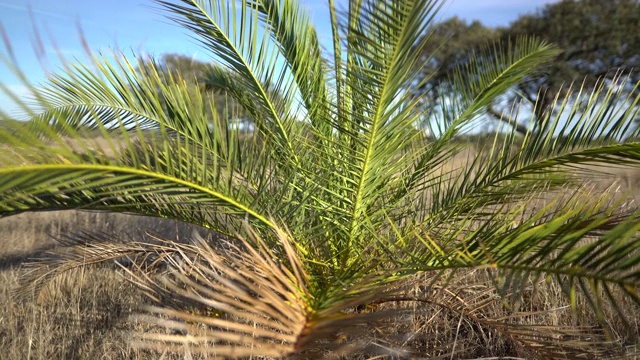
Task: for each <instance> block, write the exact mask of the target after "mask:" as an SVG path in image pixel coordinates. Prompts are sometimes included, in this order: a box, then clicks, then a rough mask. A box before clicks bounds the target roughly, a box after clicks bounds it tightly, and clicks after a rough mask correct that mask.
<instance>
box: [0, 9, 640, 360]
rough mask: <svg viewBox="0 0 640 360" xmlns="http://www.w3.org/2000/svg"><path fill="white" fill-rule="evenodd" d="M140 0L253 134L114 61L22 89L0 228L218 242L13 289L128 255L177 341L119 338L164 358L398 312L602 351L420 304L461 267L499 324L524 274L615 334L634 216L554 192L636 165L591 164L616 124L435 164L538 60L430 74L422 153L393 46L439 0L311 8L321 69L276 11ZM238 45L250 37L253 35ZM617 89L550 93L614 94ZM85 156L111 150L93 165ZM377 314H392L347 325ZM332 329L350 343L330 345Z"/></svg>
mask: <svg viewBox="0 0 640 360" xmlns="http://www.w3.org/2000/svg"><path fill="white" fill-rule="evenodd" d="M158 3H159V4H160V5H161V6H162V7H163V8H164V9H165V10H166V11H167V12H168V14H169V16H170V17H171V18H172V19H174V20H175V21H177V22H178V23H179V24H181V25H183V26H184V27H186V28H188V29H189V30H191V31H192V32H193V35H194V36H195V37H196V38H198V39H200V40H201V43H202V46H203V47H204V48H205V49H206V50H208V51H209V52H211V53H212V54H213V55H214V56H215V58H216V59H218V60H219V61H220V64H221V66H223V67H224V69H225V71H218V72H213V73H212V74H211V76H210V80H211V81H212V82H213V83H215V84H216V86H217V87H218V88H220V89H221V90H224V91H226V92H227V93H228V94H231V95H232V96H234V98H235V99H236V101H238V103H240V104H241V105H242V106H243V108H244V109H245V110H246V111H247V113H249V114H250V116H251V117H252V119H254V121H255V127H256V131H255V133H254V134H253V135H252V136H250V137H247V136H243V134H242V130H241V129H238V128H236V127H233V126H229V123H228V122H229V119H227V118H224V117H220V116H217V115H216V114H217V113H216V112H213V113H212V117H213V123H211V121H210V118H209V115H208V113H207V111H206V109H205V105H204V104H205V102H204V101H203V99H202V97H201V95H199V94H200V93H199V92H190V91H189V86H188V85H187V84H186V83H185V82H180V81H174V82H166V81H163V80H164V79H163V76H162V73H161V71H160V70H159V69H157V68H156V67H154V66H150V67H148V70H147V71H144V72H139V71H136V70H135V69H136V68H137V67H138V65H140V61H139V62H138V63H135V62H134V63H132V62H130V61H128V60H127V59H126V58H124V57H116V59H112V60H108V59H104V58H96V59H95V61H94V63H92V64H90V65H84V64H74V66H70V67H68V69H67V71H65V72H63V73H61V74H58V75H54V76H53V77H51V78H50V79H49V80H48V81H47V82H46V83H45V84H44V86H42V87H38V88H33V91H34V92H35V93H36V94H37V100H38V102H39V104H40V107H41V108H40V109H39V110H38V111H37V112H34V113H33V114H31V121H32V124H33V126H31V127H29V128H28V129H24V128H15V129H14V128H10V129H4V128H0V139H1V140H2V142H3V143H4V144H5V145H4V148H5V149H4V151H0V214H2V215H5V216H6V215H12V214H15V213H20V212H25V211H47V210H58V209H91V210H104V211H119V212H129V213H136V214H141V215H150V216H158V217H167V218H172V219H177V220H180V221H184V222H188V223H192V224H196V225H200V226H203V227H206V228H209V229H212V230H215V231H217V232H218V233H220V234H221V236H222V237H221V238H220V239H219V240H218V241H217V242H207V241H204V240H201V239H200V240H198V237H197V236H196V237H195V239H194V241H193V243H192V244H178V243H174V242H171V241H168V240H163V241H160V242H159V243H155V244H149V243H144V242H129V243H124V244H123V243H121V242H116V241H113V240H110V239H108V238H104V237H99V240H100V241H98V242H89V243H84V242H82V241H81V240H83V237H79V238H78V239H77V240H78V241H79V243H77V244H75V245H74V244H73V242H72V243H71V244H70V248H69V249H65V251H63V252H61V253H60V255H59V258H57V259H56V258H53V259H50V260H48V261H47V262H45V263H44V264H43V265H47V266H42V267H40V268H39V269H40V270H36V271H35V272H34V273H32V277H31V279H32V281H33V282H32V285H34V286H35V289H36V290H37V288H38V287H39V286H41V285H42V284H43V283H45V282H46V281H47V280H48V279H50V278H52V277H54V276H56V275H57V274H60V273H62V272H64V271H67V270H69V269H71V268H75V267H79V266H84V265H86V264H91V263H100V262H105V261H110V260H112V259H116V258H119V257H122V256H128V257H129V258H130V259H132V261H133V263H134V264H137V265H138V266H137V267H136V266H134V267H133V268H132V269H131V270H130V272H131V275H132V276H133V279H134V281H135V282H137V283H139V284H140V285H141V286H142V287H143V289H144V290H145V291H146V292H147V293H148V294H149V295H150V296H151V298H152V299H155V300H157V301H159V304H158V306H155V307H147V308H146V311H147V312H148V313H150V314H152V315H158V317H157V318H156V319H157V320H156V321H157V324H158V325H161V326H166V327H168V328H171V329H173V330H177V331H174V332H167V333H163V334H154V333H151V332H149V333H142V334H139V335H138V336H139V337H140V338H139V340H141V341H142V344H143V345H144V346H151V347H159V348H162V349H169V350H174V351H183V349H184V345H185V343H187V344H189V350H190V351H191V352H194V353H197V352H203V353H211V354H215V355H216V356H221V357H248V356H253V355H259V356H273V357H278V356H288V355H292V356H293V355H297V356H300V357H307V358H309V357H314V356H316V355H317V356H319V355H324V354H326V351H327V350H331V349H332V348H338V349H337V350H339V351H341V352H343V353H345V352H348V351H350V350H354V347H356V345H357V344H358V342H357V336H358V334H361V333H362V331H363V329H366V327H363V326H362V325H366V324H370V323H373V322H375V321H382V320H384V319H388V318H391V317H394V316H397V315H402V314H403V309H404V310H408V309H414V306H413V305H412V304H415V302H417V303H418V304H424V306H425V307H426V306H434V307H441V308H442V309H443V310H444V311H447V312H451V313H452V314H455V319H460V320H456V321H462V319H469V321H474V322H477V323H479V324H482V326H486V327H489V328H491V329H493V330H495V331H498V333H499V334H502V336H505V337H507V338H509V339H511V340H512V341H514V342H516V343H518V344H519V346H522V347H525V348H528V349H530V350H531V351H535V352H537V353H539V354H541V355H543V356H546V357H552V358H553V357H558V356H565V357H567V356H569V357H570V356H578V355H584V354H585V353H586V354H589V353H591V354H594V356H604V355H607V354H610V353H615V351H619V349H618V348H616V347H615V346H614V345H611V344H610V343H607V342H604V341H602V337H601V336H598V334H597V333H594V332H592V331H591V330H590V328H580V329H573V328H568V327H563V326H560V325H556V326H523V325H519V324H518V323H517V321H512V320H511V319H513V318H514V317H515V318H517V316H518V314H517V313H514V314H511V315H510V316H505V317H491V316H490V314H485V313H484V312H483V309H485V307H486V302H485V300H484V298H483V297H482V296H479V297H477V298H476V299H475V300H473V301H470V302H465V300H462V301H459V300H457V299H458V298H459V296H457V295H455V292H449V293H448V292H447V291H446V290H442V289H446V286H447V284H451V283H452V282H455V276H456V274H457V272H459V271H462V270H464V269H475V270H476V271H478V272H483V273H486V276H488V277H489V278H490V279H491V280H492V281H491V282H490V284H492V289H493V290H494V291H496V292H498V293H499V294H501V296H502V298H501V300H500V301H502V303H504V304H512V305H513V306H515V305H514V304H515V303H517V301H518V294H522V293H523V292H526V291H527V289H528V287H529V286H531V281H533V282H534V283H537V280H540V279H545V278H546V279H548V281H557V282H558V283H559V284H562V286H561V287H560V288H561V289H562V291H564V295H565V296H566V299H567V302H568V303H569V304H571V305H573V306H574V310H575V309H576V307H578V306H584V307H586V308H585V309H581V311H593V312H595V314H596V315H598V316H599V318H600V319H601V323H602V326H603V327H604V328H605V329H606V327H607V326H608V325H607V322H606V321H605V320H604V312H603V311H604V309H605V307H606V309H613V311H614V312H615V311H618V312H617V313H616V316H618V317H620V318H621V319H627V318H628V317H632V318H633V315H630V314H628V313H625V310H622V307H621V304H622V302H624V301H630V302H632V303H633V304H637V303H638V302H639V301H640V300H639V299H638V296H637V291H638V287H639V286H640V270H639V267H638V266H637V265H638V263H639V262H640V252H639V251H638V248H639V247H640V241H638V230H639V228H640V223H639V222H638V221H637V218H638V212H637V211H635V210H633V209H628V208H627V207H624V206H623V204H620V201H617V199H616V198H614V196H615V194H611V193H607V192H605V193H596V194H590V195H589V197H585V193H584V189H581V188H580V187H576V186H574V185H575V184H576V181H577V178H578V177H579V176H581V174H582V173H580V172H579V171H578V172H577V173H576V171H577V170H576V168H578V169H579V168H580V167H588V172H589V174H592V175H593V174H596V173H598V171H602V172H604V171H606V169H607V168H608V167H609V166H611V165H612V164H615V165H618V166H637V165H638V163H639V162H640V157H639V155H638V154H640V143H635V142H628V143H624V144H616V145H608V144H609V143H610V142H611V140H619V139H620V137H621V136H622V135H621V134H622V133H623V132H624V130H625V129H626V127H627V126H628V124H629V122H630V121H631V119H632V118H633V117H634V115H635V113H634V111H633V110H631V109H626V110H619V111H617V112H608V111H604V110H598V108H597V104H596V103H593V102H586V105H584V106H585V108H584V110H585V111H575V112H572V115H571V116H572V119H571V120H572V121H570V122H562V123H561V122H560V120H559V119H558V118H557V117H551V115H549V114H547V115H545V116H547V118H548V121H550V122H551V123H552V126H561V125H559V124H565V125H564V126H567V132H566V133H567V134H568V135H567V136H566V137H564V138H562V139H554V138H553V137H551V135H549V134H544V133H537V134H531V135H530V136H528V137H526V138H525V139H517V137H516V136H515V131H514V132H511V133H509V134H506V135H502V136H501V137H498V136H496V138H495V142H494V145H493V146H490V147H486V148H482V149H480V150H479V151H478V152H477V153H469V154H471V155H468V156H463V158H465V159H467V160H466V161H464V162H462V163H456V162H454V160H455V158H456V154H457V153H459V152H460V151H462V150H465V148H464V145H463V144H460V143H456V142H454V141H453V140H454V139H455V138H456V137H457V136H458V135H460V134H462V133H463V132H464V130H465V129H467V128H468V125H469V124H471V123H472V122H473V121H474V119H475V117H476V116H477V114H479V113H481V112H482V111H484V109H486V107H487V106H488V105H489V104H491V103H492V102H493V101H494V99H495V98H496V97H498V96H500V95H502V94H504V93H506V92H508V91H510V89H513V87H514V86H517V84H519V83H520V82H521V81H523V80H524V79H526V78H527V76H528V75H529V74H530V73H531V71H534V70H536V69H539V68H541V67H543V66H545V65H547V64H549V62H550V61H552V60H553V59H554V58H555V57H556V56H557V55H558V53H559V51H557V50H556V49H555V48H554V47H553V46H551V45H548V44H547V43H544V42H540V41H537V40H534V39H521V40H520V41H519V42H518V47H517V49H518V51H511V52H508V51H506V50H507V49H496V50H500V51H502V52H501V56H496V57H494V59H499V60H500V61H492V62H488V63H485V62H483V61H481V60H483V58H476V60H477V61H471V62H470V63H469V65H465V66H469V67H471V66H473V67H475V69H476V72H475V73H474V74H475V75H474V76H473V77H468V76H460V77H458V78H455V79H454V82H453V85H452V86H455V89H456V91H457V92H458V93H459V94H460V95H459V96H458V97H457V99H456V101H455V102H451V103H449V104H447V106H446V107H445V108H446V111H447V116H448V117H450V118H451V119H452V120H451V122H450V126H448V127H447V128H446V129H444V130H443V133H442V134H440V136H438V137H437V138H435V139H432V140H430V141H425V139H424V138H423V137H422V135H421V133H420V132H415V131H414V124H415V122H416V120H417V119H418V118H419V117H420V116H421V115H420V114H419V113H416V111H415V108H416V106H417V105H418V103H419V101H420V99H419V98H416V97H414V92H413V91H407V88H408V87H409V89H410V90H411V89H412V88H411V87H413V88H418V87H420V86H422V84H419V83H418V84H415V83H413V79H414V73H415V71H414V69H415V68H416V65H417V63H418V62H420V61H421V55H420V53H418V52H416V51H414V46H415V45H416V44H418V45H419V46H422V45H424V44H422V43H420V42H425V43H426V42H428V41H429V38H428V37H427V38H424V37H423V36H422V35H423V34H424V33H425V32H426V31H427V29H428V28H429V27H430V25H431V24H432V22H433V18H434V14H435V12H436V11H437V9H438V8H439V6H440V2H438V1H411V0H402V1H399V0H364V1H350V2H349V6H348V9H347V10H346V11H345V12H344V13H340V12H338V11H336V8H335V6H334V3H333V1H329V8H330V11H331V28H332V31H333V49H332V51H330V52H329V54H327V53H325V52H323V51H322V48H321V45H320V43H319V40H318V35H317V33H316V31H315V29H314V27H313V26H312V25H311V22H310V20H309V16H308V14H307V12H306V11H305V10H304V9H303V8H302V7H301V6H300V5H299V4H298V3H297V2H295V1H288V0H287V1H271V0H261V1H233V2H230V3H227V2H225V1H220V2H214V1H212V2H208V1H199V0H184V1H180V2H169V1H161V0H159V1H158ZM260 28H262V29H264V31H266V33H267V34H268V35H269V36H265V37H261V36H258V35H257V34H261V33H262V31H261V30H260ZM325 56H329V57H330V61H329V60H323V57H325ZM472 60H473V59H472ZM281 63H284V64H286V66H281ZM94 69H95V70H94ZM467 73H471V72H470V69H469V68H467ZM229 74H233V75H229ZM264 84H270V87H271V89H272V90H277V94H281V96H275V95H274V92H273V91H272V90H270V89H269V88H266V87H265V85H264ZM623 85H624V84H623V83H621V84H620V86H611V87H609V88H608V89H607V90H604V89H601V88H598V89H595V90H594V91H593V93H591V94H582V95H577V94H576V95H574V94H567V95H566V96H567V97H572V98H573V97H581V98H584V99H589V96H590V95H593V96H604V97H609V98H612V99H614V98H616V97H617V96H621V95H620V91H621V89H622V88H623ZM5 90H7V89H6V88H5ZM158 90H160V91H158ZM625 100H633V99H624V98H623V99H620V100H619V101H625ZM165 107H169V108H171V111H169V112H168V111H165ZM0 116H2V117H8V115H7V114H0ZM605 124H606V125H607V126H603V125H605ZM9 126H10V127H11V123H9ZM85 127H90V128H93V129H95V130H96V131H97V132H98V133H100V134H101V136H102V137H103V138H104V139H106V140H107V141H101V142H98V141H96V140H95V139H87V138H84V137H82V136H81V134H79V132H78V131H77V129H78V128H85ZM146 129H153V130H154V131H143V130H146ZM176 134H177V135H176ZM70 138H71V139H73V140H75V144H76V145H75V148H72V147H71V146H69V145H68V139H70ZM117 139H121V140H118V141H116V140H117ZM594 139H597V140H594ZM516 141H518V146H515V142H516ZM139 143H145V144H146V145H145V146H144V147H142V151H140V150H139V148H138V145H137V144H139ZM52 144H53V145H52ZM78 144H79V145H78ZM105 144H107V145H105ZM456 144H457V145H456ZM78 146H80V147H82V149H84V150H85V152H84V153H83V154H78V153H77V151H76V149H77V147H78ZM101 146H102V147H105V146H106V147H111V149H108V150H112V151H111V152H113V151H116V152H117V153H118V154H119V155H118V156H115V157H109V156H104V155H102V154H104V153H107V152H108V151H101V150H105V149H104V148H102V149H101V148H100V147H101ZM121 148H124V149H121ZM447 166H449V167H453V168H447ZM560 191H564V192H566V194H567V195H566V196H562V195H557V194H558V192H560ZM554 192H556V193H555V194H554ZM550 194H554V195H553V196H551V195H550ZM536 203H537V204H540V205H541V206H539V207H535V206H533V205H534V204H536ZM150 257H156V258H158V257H159V258H162V259H165V263H166V264H167V265H168V267H169V269H170V275H171V276H156V275H154V274H153V273H151V270H150V268H153V266H147V265H149V259H150ZM153 263H157V261H155V262H153ZM151 265H153V264H151ZM456 271H457V272H456ZM407 284H419V285H420V286H421V287H424V288H429V289H432V290H430V291H427V292H426V293H428V294H433V298H430V297H427V298H417V297H415V296H412V295H411V293H410V292H407V290H406V289H407V288H406V286H407ZM31 290H34V288H29V290H25V291H31ZM452 294H453V295H452ZM161 299H162V301H161ZM167 299H168V300H167ZM447 299H448V300H447ZM585 299H586V300H585ZM386 302H392V303H396V304H408V305H406V307H405V306H403V305H398V306H397V307H395V308H393V309H392V310H380V311H368V310H366V306H364V305H366V304H380V303H386ZM452 304H453V305H452ZM194 306H196V307H199V308H201V309H205V310H206V311H194V310H192V309H193V308H194ZM190 309H191V310H190ZM412 311H416V310H412ZM417 311H420V310H419V309H418V310H417ZM212 313H216V314H218V315H219V316H216V315H211V314H212ZM532 314H535V313H532ZM162 316H165V317H164V318H162ZM167 317H169V318H167ZM170 319H171V320H170ZM178 320H181V321H178ZM540 325H545V324H540ZM185 331H187V332H188V334H185ZM340 333H345V334H347V337H348V339H349V340H350V343H349V345H353V346H347V347H345V346H343V345H344V344H341V343H340V342H337V341H335V339H336V336H337V335H339V334H340ZM566 334H569V336H568V337H567V336H565V335H566ZM387 335H388V336H389V338H393V337H394V335H396V334H387ZM572 339H575V340H572ZM365 340H366V339H365ZM460 341H462V340H460ZM364 344H365V345H366V344H369V342H367V341H365V342H364ZM440 345H442V344H435V343H434V348H433V349H430V348H422V349H421V351H423V352H424V354H423V356H442V355H443V354H446V356H447V357H450V356H451V353H452V351H453V350H451V349H454V348H455V345H452V344H448V345H447V346H449V347H447V346H444V345H442V346H444V347H443V348H440V347H439V346H440ZM377 349H378V351H383V352H384V353H386V350H384V349H382V348H381V347H377ZM443 349H444V350H443ZM314 352H316V353H317V354H316V355H313V353H314Z"/></svg>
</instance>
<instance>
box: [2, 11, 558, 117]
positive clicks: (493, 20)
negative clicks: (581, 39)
mask: <svg viewBox="0 0 640 360" xmlns="http://www.w3.org/2000/svg"><path fill="white" fill-rule="evenodd" d="M554 1H556V0H451V1H448V2H447V3H445V5H444V8H443V11H442V12H441V13H440V17H441V18H448V17H451V16H454V15H456V16H459V17H461V18H464V19H468V20H472V19H479V20H480V21H482V22H483V23H484V24H487V25H492V26H496V25H507V24H509V22H510V21H513V20H515V19H516V18H517V17H518V15H520V14H523V13H530V12H533V11H535V10H536V9H538V8H540V7H542V6H543V5H544V4H546V3H550V2H554ZM302 2H303V3H305V5H307V7H308V8H309V10H310V13H311V14H312V18H313V19H314V22H315V24H316V26H317V29H318V31H319V33H320V34H319V35H320V37H321V39H327V40H328V39H330V30H329V27H328V16H329V15H328V11H327V9H326V6H325V3H326V2H325V1H314V0H302ZM337 2H338V3H340V2H343V3H344V2H346V0H337ZM29 8H30V9H31V11H29ZM0 23H1V24H2V26H3V27H4V29H5V31H6V33H7V35H8V37H9V39H10V41H11V46H12V48H13V52H14V53H15V56H16V58H17V61H18V63H19V64H20V66H21V67H22V68H23V69H24V70H25V72H26V74H27V76H28V77H29V79H30V80H31V81H32V82H35V83H38V82H41V81H42V80H43V79H44V73H45V72H44V70H43V66H44V68H45V69H47V70H49V71H52V70H53V71H55V70H56V67H57V66H58V61H57V55H56V51H58V52H60V53H61V54H62V55H64V56H65V57H69V58H73V57H79V58H82V57H83V56H84V51H83V46H82V43H81V41H80V38H79V36H78V34H79V33H78V26H81V28H82V30H83V33H84V35H85V38H86V39H87V41H88V43H89V46H90V47H91V49H92V50H93V51H100V50H102V51H109V50H110V49H116V48H117V49H120V50H123V51H125V52H128V53H131V52H132V51H133V52H136V53H140V52H145V53H149V54H155V55H160V54H163V53H167V52H172V53H182V54H188V55H190V56H194V57H195V58H197V59H200V60H206V59H207V58H206V54H205V53H203V52H202V51H200V50H199V49H198V46H197V45H195V44H194V41H193V40H192V39H190V38H189V36H188V34H187V33H186V32H185V31H184V30H183V29H181V28H179V27H177V26H176V25H174V24H172V23H171V22H170V21H169V20H167V19H166V18H164V16H163V15H162V13H161V11H160V10H159V9H158V6H157V4H155V3H153V1H151V0H111V1H97V0H0ZM36 33H39V34H40V35H41V40H42V43H43V44H44V47H45V57H41V58H42V59H43V61H40V60H39V59H38V56H36V54H35V52H34V46H33V44H34V42H35V41H36V40H37V39H36V36H35V34H36ZM0 44H2V42H1V41H0ZM56 49H57V50H56ZM6 55H7V51H6V49H5V47H4V46H0V57H3V56H4V57H6ZM0 82H2V83H3V84H4V85H7V86H9V87H10V88H11V89H12V90H14V91H15V92H16V93H20V92H22V91H23V90H22V86H21V83H20V82H19V81H18V80H17V79H16V78H15V76H13V75H12V74H11V72H10V71H8V68H7V67H6V66H4V64H3V63H0ZM0 108H3V109H5V110H9V111H11V110H12V106H11V103H10V101H8V99H7V98H6V97H4V95H2V94H0Z"/></svg>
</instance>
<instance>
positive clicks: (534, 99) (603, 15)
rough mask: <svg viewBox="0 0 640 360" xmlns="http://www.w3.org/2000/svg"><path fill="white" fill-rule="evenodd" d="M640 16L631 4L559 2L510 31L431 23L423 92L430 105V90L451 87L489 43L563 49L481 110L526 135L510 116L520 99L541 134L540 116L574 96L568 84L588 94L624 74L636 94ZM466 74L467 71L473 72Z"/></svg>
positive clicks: (629, 0)
mask: <svg viewBox="0 0 640 360" xmlns="http://www.w3.org/2000/svg"><path fill="white" fill-rule="evenodd" d="M639 19H640V2H638V1H637V0H612V1H599V0H578V1H576V0H563V1H559V2H555V3H550V4H547V5H545V7H543V8H542V9H540V10H539V11H537V12H536V13H534V14H527V15H522V16H520V17H519V18H518V19H517V20H516V21H514V22H512V23H511V24H510V25H509V26H508V27H498V28H490V27H485V26H483V25H482V24H481V23H479V22H477V21H474V22H472V23H470V24H468V23H466V22H465V21H462V20H460V19H458V18H451V19H449V20H447V21H444V22H442V23H440V24H436V25H434V28H433V34H431V33H429V35H428V36H430V37H432V38H433V39H434V40H438V41H434V42H430V43H428V44H427V45H426V47H425V48H423V49H422V53H423V56H424V57H425V58H426V57H430V58H431V61H430V63H429V66H427V67H426V68H425V70H424V71H423V73H424V74H425V75H424V76H425V77H428V78H429V80H428V81H427V83H426V86H425V89H424V91H423V94H425V95H426V100H427V103H429V104H431V103H432V102H433V101H434V100H435V101H438V100H439V99H441V96H438V95H441V94H434V93H432V92H430V91H429V90H430V89H438V88H441V87H442V86H443V85H447V84H449V83H450V79H451V76H452V73H453V69H454V68H455V67H456V66H459V65H463V64H466V63H468V61H469V59H475V58H477V57H478V56H488V57H491V56H492V52H487V51H486V49H487V47H489V46H491V44H492V43H496V42H500V43H502V44H503V46H504V47H508V46H511V47H514V46H515V40H516V39H518V38H519V37H523V36H524V37H530V36H535V37H536V38H539V39H542V40H545V41H548V42H549V43H552V44H554V45H556V46H557V47H558V48H559V49H560V50H561V52H560V53H559V55H558V57H557V58H556V59H555V60H554V61H553V62H550V63H549V64H548V65H547V66H545V67H544V68H542V69H540V70H539V71H537V72H532V73H530V74H529V75H528V76H527V77H526V79H525V80H524V81H522V82H520V83H519V84H518V85H517V86H516V87H515V88H514V89H513V91H512V92H510V93H508V94H507V96H505V97H503V98H498V99H496V102H495V103H493V104H491V106H489V107H488V108H487V113H488V114H489V115H491V116H493V118H495V119H499V120H502V121H504V122H506V123H509V124H511V125H512V126H514V127H516V128H517V129H518V131H519V132H520V133H521V134H525V133H526V132H527V130H528V127H529V126H528V125H529V124H528V123H527V121H524V122H523V121H522V120H517V119H514V118H512V116H511V115H510V114H511V111H510V110H511V107H512V104H513V103H514V101H518V100H524V101H525V104H528V108H529V109H530V110H531V112H533V114H534V118H533V121H534V128H535V129H537V130H544V129H543V127H544V126H545V125H544V121H543V120H544V119H545V116H544V113H545V112H546V111H549V110H553V109H554V108H557V106H555V101H556V96H557V95H558V94H561V95H562V96H564V95H566V94H567V93H569V92H572V90H571V89H570V88H571V87H574V88H576V87H582V88H583V89H585V90H589V91H593V90H594V89H596V88H597V87H599V86H604V87H608V86H610V85H611V83H616V81H615V79H616V78H619V77H621V76H627V77H629V81H628V84H630V85H629V86H628V88H627V89H626V90H627V91H632V90H635V88H634V86H633V85H632V84H635V83H636V82H637V81H638V80H639V79H640V78H639V77H638V74H637V72H634V71H633V70H634V69H637V68H638V66H640V54H639V53H638V50H637V49H638V48H639V47H640V25H639V24H640V22H639ZM434 35H435V36H434ZM486 61H492V59H487V60H486ZM463 69H464V68H463ZM470 69H471V71H473V69H474V67H470ZM467 75H468V76H473V74H467ZM445 87H446V86H445ZM448 95H451V94H450V93H448ZM453 96H455V94H453Z"/></svg>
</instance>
